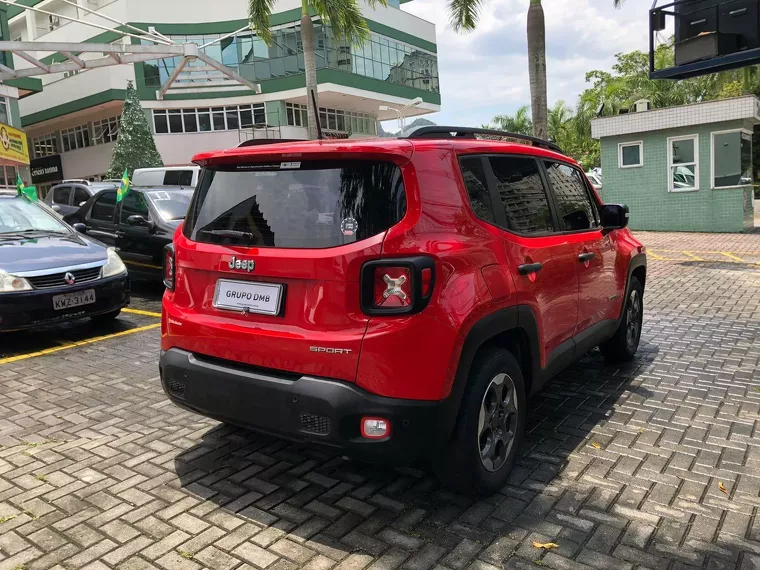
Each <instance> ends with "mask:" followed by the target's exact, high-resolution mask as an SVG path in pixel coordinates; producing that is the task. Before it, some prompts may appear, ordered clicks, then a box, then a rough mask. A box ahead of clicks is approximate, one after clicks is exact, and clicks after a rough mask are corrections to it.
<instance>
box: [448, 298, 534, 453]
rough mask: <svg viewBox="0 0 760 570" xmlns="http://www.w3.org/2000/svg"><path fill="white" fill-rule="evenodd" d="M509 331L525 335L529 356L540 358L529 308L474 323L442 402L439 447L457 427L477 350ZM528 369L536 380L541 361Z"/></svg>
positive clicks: (502, 312)
mask: <svg viewBox="0 0 760 570" xmlns="http://www.w3.org/2000/svg"><path fill="white" fill-rule="evenodd" d="M510 330H520V331H522V332H524V333H525V335H526V337H527V338H528V343H529V345H530V350H531V354H532V355H534V356H537V355H538V354H540V352H539V344H538V324H537V322H536V317H535V315H534V314H533V310H532V309H531V308H530V307H527V306H525V305H515V306H512V307H507V308H505V309H500V310H498V311H495V312H493V313H490V314H488V315H486V316H485V317H483V318H482V319H480V320H479V321H477V322H476V323H475V324H474V325H473V326H472V328H471V329H470V331H469V332H468V333H467V336H466V337H465V341H464V344H463V346H462V352H461V353H460V355H459V363H458V364H457V370H456V374H455V376H454V383H453V385H452V387H451V392H450V393H449V395H448V397H447V398H446V399H445V400H444V402H443V406H442V410H441V412H442V413H441V421H440V424H439V428H440V430H441V436H442V437H441V440H442V441H441V443H444V444H445V443H446V442H448V440H449V439H450V438H451V435H452V434H453V432H454V428H455V427H456V424H457V420H458V418H459V410H460V406H461V403H462V398H463V396H464V391H465V388H466V387H467V380H468V378H469V375H470V369H471V368H472V363H473V361H474V359H475V355H476V354H477V353H478V350H480V348H481V347H482V346H483V345H485V344H486V343H487V342H488V341H489V340H491V339H493V338H495V337H496V336H498V335H500V334H502V333H505V332H508V331H510ZM531 366H532V371H531V372H532V375H533V378H538V377H539V375H540V373H541V366H540V358H537V357H534V358H531ZM526 388H527V386H526Z"/></svg>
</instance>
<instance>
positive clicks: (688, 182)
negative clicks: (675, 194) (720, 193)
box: [670, 164, 697, 190]
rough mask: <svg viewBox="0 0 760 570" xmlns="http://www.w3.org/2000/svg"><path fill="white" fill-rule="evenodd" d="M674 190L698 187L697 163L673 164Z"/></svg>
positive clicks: (671, 173) (671, 172) (671, 171)
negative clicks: (686, 164) (687, 164)
mask: <svg viewBox="0 0 760 570" xmlns="http://www.w3.org/2000/svg"><path fill="white" fill-rule="evenodd" d="M670 175H671V178H672V181H673V189H674V190H690V189H694V188H696V181H697V176H696V165H694V164H692V165H689V166H683V165H681V166H673V167H671V169H670Z"/></svg>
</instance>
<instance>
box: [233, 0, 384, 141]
mask: <svg viewBox="0 0 760 570" xmlns="http://www.w3.org/2000/svg"><path fill="white" fill-rule="evenodd" d="M274 4H275V2H274V0H248V20H249V24H250V26H251V29H252V30H253V31H254V32H255V33H256V35H258V37H259V38H261V39H262V40H264V42H265V43H266V44H267V45H268V46H271V45H272V43H273V42H274V36H273V34H272V30H271V27H270V26H271V23H270V16H271V15H272V8H273V7H274ZM367 4H368V5H369V6H370V7H371V8H374V7H375V6H376V5H377V4H380V5H382V6H387V5H388V0H367ZM312 13H314V14H315V15H316V16H317V17H318V18H319V19H320V21H321V22H322V25H323V30H324V33H325V34H327V28H326V26H327V25H328V24H329V26H330V29H331V31H332V34H333V38H335V39H338V38H341V40H343V39H345V42H346V44H348V45H353V46H361V45H363V44H364V42H365V41H367V40H368V39H369V27H368V26H367V21H366V20H365V19H364V16H363V15H362V12H361V8H360V7H359V3H358V2H357V0H301V43H302V45H303V63H304V70H305V71H306V99H307V102H306V105H307V109H308V113H307V115H308V126H309V138H310V139H315V138H317V113H318V112H319V111H318V109H319V103H318V100H317V61H316V55H315V46H314V22H312V20H311V17H312ZM312 93H313V94H314V97H313V98H312V95H311V94H312Z"/></svg>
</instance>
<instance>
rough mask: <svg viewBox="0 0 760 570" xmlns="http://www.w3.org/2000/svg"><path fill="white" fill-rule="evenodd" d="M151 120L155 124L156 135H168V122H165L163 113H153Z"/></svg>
mask: <svg viewBox="0 0 760 570" xmlns="http://www.w3.org/2000/svg"><path fill="white" fill-rule="evenodd" d="M153 120H154V122H155V123H156V132H157V133H168V132H169V122H168V121H167V120H166V114H164V113H160V114H159V113H155V112H154V113H153Z"/></svg>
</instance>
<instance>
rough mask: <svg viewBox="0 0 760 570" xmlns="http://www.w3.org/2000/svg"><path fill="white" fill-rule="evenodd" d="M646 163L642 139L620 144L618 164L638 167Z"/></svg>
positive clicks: (624, 166)
mask: <svg viewBox="0 0 760 570" xmlns="http://www.w3.org/2000/svg"><path fill="white" fill-rule="evenodd" d="M643 164H644V143H643V142H642V141H636V142H627V143H620V144H619V145H618V166H619V167H620V168H636V167H638V166H643Z"/></svg>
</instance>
